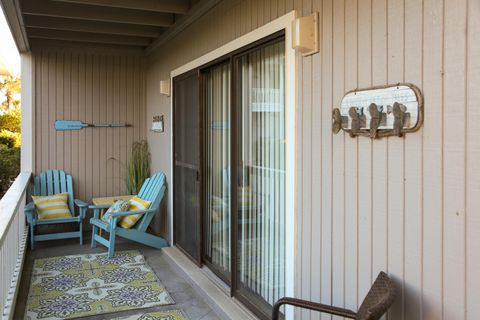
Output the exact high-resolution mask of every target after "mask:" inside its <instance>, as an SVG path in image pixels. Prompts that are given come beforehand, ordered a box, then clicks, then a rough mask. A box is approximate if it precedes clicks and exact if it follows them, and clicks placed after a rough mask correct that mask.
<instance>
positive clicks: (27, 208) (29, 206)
mask: <svg viewBox="0 0 480 320" xmlns="http://www.w3.org/2000/svg"><path fill="white" fill-rule="evenodd" d="M23 210H25V211H33V210H35V203H33V201H32V202H29V203H27V205H26V206H25V208H24V209H23Z"/></svg>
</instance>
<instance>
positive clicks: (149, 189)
mask: <svg viewBox="0 0 480 320" xmlns="http://www.w3.org/2000/svg"><path fill="white" fill-rule="evenodd" d="M165 181H166V179H165V174H164V173H162V172H158V173H156V174H154V175H153V176H151V177H150V178H148V179H146V180H145V182H143V185H142V187H141V188H140V191H139V192H138V197H139V198H141V199H143V200H147V201H150V202H151V204H150V208H149V209H155V210H157V209H158V208H159V206H160V203H161V202H162V199H163V194H164V193H165V189H166V186H165ZM153 216H154V213H152V214H145V215H143V217H142V218H141V219H140V221H138V222H137V223H136V224H135V227H134V228H135V229H137V230H140V231H145V230H146V229H147V227H148V225H149V224H150V222H151V221H152V218H153Z"/></svg>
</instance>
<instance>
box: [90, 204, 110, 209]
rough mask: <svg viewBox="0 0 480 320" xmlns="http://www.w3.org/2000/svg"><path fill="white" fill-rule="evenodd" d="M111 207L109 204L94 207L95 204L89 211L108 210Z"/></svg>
mask: <svg viewBox="0 0 480 320" xmlns="http://www.w3.org/2000/svg"><path fill="white" fill-rule="evenodd" d="M110 207H111V205H109V204H101V205H93V204H91V205H89V206H88V209H92V210H95V209H108V208H110Z"/></svg>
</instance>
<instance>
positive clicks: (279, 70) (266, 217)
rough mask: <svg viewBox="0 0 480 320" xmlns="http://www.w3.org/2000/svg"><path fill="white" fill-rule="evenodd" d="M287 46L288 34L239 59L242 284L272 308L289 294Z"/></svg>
mask: <svg viewBox="0 0 480 320" xmlns="http://www.w3.org/2000/svg"><path fill="white" fill-rule="evenodd" d="M284 50H285V49H284V41H283V40H282V41H277V42H275V43H271V44H269V45H266V46H263V47H261V48H258V49H254V50H251V51H250V52H248V53H246V54H243V55H241V56H239V57H237V58H236V59H235V71H236V74H235V83H236V102H235V105H236V114H237V145H236V148H237V157H236V158H237V159H236V160H237V164H238V168H239V171H240V174H239V179H238V182H237V188H238V193H237V194H238V196H237V201H236V204H237V205H236V207H237V210H236V212H237V217H236V220H237V221H236V222H237V223H236V225H237V226H236V228H237V239H236V246H237V248H236V251H237V259H236V266H237V268H236V269H237V270H236V272H237V274H236V280H237V283H236V288H237V291H238V293H239V294H240V295H242V296H244V297H245V298H246V299H247V300H248V301H250V302H252V301H255V305H256V306H257V307H258V308H259V309H261V311H263V312H264V313H267V314H268V313H269V312H270V310H271V305H273V303H274V302H275V301H276V300H278V299H279V298H281V297H283V296H284V295H285V101H284V96H285V93H284V91H285V90H284V87H285V78H284V77H285V52H284Z"/></svg>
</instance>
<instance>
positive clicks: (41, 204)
mask: <svg viewBox="0 0 480 320" xmlns="http://www.w3.org/2000/svg"><path fill="white" fill-rule="evenodd" d="M32 199H33V203H35V207H36V208H37V213H38V219H39V220H45V219H57V218H70V217H71V216H72V214H71V213H70V209H68V202H67V201H68V193H58V194H54V195H52V196H32Z"/></svg>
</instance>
